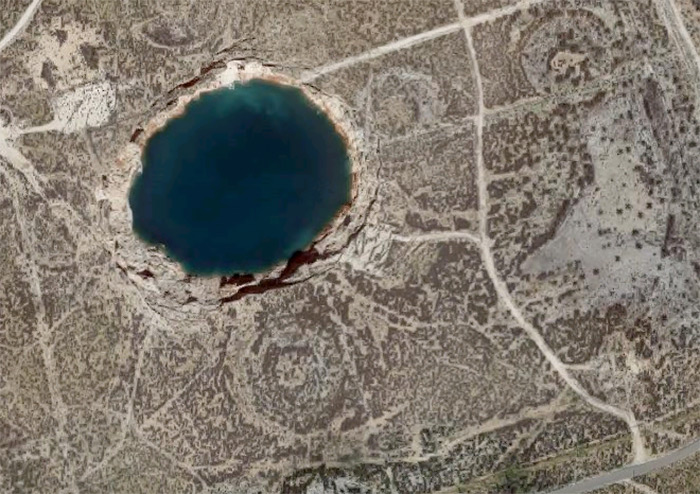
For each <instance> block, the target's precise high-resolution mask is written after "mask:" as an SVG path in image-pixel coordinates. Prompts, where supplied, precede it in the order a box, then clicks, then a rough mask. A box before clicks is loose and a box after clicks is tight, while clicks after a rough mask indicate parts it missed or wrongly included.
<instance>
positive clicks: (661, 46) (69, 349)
mask: <svg viewBox="0 0 700 494" xmlns="http://www.w3.org/2000/svg"><path fill="white" fill-rule="evenodd" d="M699 49H700V4H698V2H696V1H693V0H617V1H614V2H612V1H603V0H520V1H518V0H374V1H370V0H320V1H311V0H282V1H279V0H275V1H272V0H248V1H242V0H241V1H239V0H203V1H199V2H190V1H185V0H167V1H165V0H152V1H139V0H99V1H90V0H43V1H41V0H3V4H2V6H1V9H0V259H2V269H1V270H0V492H3V493H4V492H8V493H49V492H50V493H66V494H68V493H70V494H77V493H124V494H139V493H160V492H164V493H191V492H196V493H199V492H213V493H221V494H223V493H235V494H238V493H246V494H253V493H274V492H282V493H309V494H311V493H324V492H328V493H331V492H334V493H335V492H341V493H350V492H362V493H374V492H377V493H385V492H386V493H399V494H404V493H405V494H413V493H433V492H469V493H484V494H486V493H502V492H530V491H532V492H537V491H545V490H547V489H555V488H558V487H560V486H563V485H565V484H567V483H569V482H573V481H576V480H579V479H584V478H587V477H591V476H594V475H596V474H599V473H601V472H605V471H609V470H613V469H615V468H618V467H624V466H626V465H631V464H639V465H642V464H645V463H646V462H650V461H652V460H653V459H654V458H658V457H662V456H664V455H666V454H669V453H670V452H672V451H674V450H677V449H678V448H680V447H682V446H684V445H686V444H689V443H691V442H692V441H696V440H697V438H698V436H700V384H699V383H700V351H699V350H700V308H699V307H700V305H699V302H700V222H698V220H697V211H698V208H699V207H700V191H699V190H698V188H699V187H700V166H699V165H698V163H700V114H699V109H698V108H697V106H698V98H699V97H700V56H699V55H698V50H699ZM235 63H246V64H257V65H258V66H262V67H266V70H271V71H273V72H274V73H275V74H279V75H280V76H283V77H285V78H286V79H289V80H294V81H298V83H299V84H301V85H305V87H307V88H309V90H313V91H316V92H318V93H319V94H323V95H325V96H324V97H328V98H332V99H333V101H335V102H337V103H338V105H339V107H342V109H343V112H344V115H346V117H347V121H348V122H349V125H351V126H352V128H353V129H354V131H355V135H356V136H357V139H358V146H359V150H360V151H361V152H360V153H359V155H361V160H362V163H363V167H364V168H363V174H362V179H361V180H360V182H359V188H360V192H359V194H360V196H359V197H361V198H364V199H363V201H364V202H362V201H360V202H362V205H363V208H364V209H362V210H361V211H358V212H357V213H358V214H357V215H355V211H354V210H351V212H350V213H351V214H352V215H353V217H354V218H359V219H356V221H355V223H352V225H351V226H352V229H351V230H348V231H347V232H345V234H344V236H342V239H343V242H342V245H341V247H340V248H337V249H332V250H329V251H328V252H325V253H324V252H321V253H319V252H316V253H315V254H314V255H313V256H306V257H304V258H303V262H299V263H298V264H299V265H296V264H295V265H294V269H291V268H289V270H288V271H283V273H285V274H284V275H283V276H281V277H278V278H277V281H265V280H262V281H260V280H255V279H248V278H246V277H240V278H235V279H227V278H224V279H219V278H217V279H213V278H206V279H203V278H198V277H193V276H185V275H182V276H179V275H177V272H176V271H173V270H172V269H170V268H169V267H168V266H167V265H165V264H163V263H162V262H160V261H157V259H159V258H158V257H157V256H156V254H154V253H152V252H148V251H147V249H146V248H145V247H143V246H139V245H138V244H139V242H138V241H137V240H135V239H133V238H129V235H130V234H129V233H128V232H126V233H124V231H123V229H120V228H119V221H118V219H119V218H120V216H119V215H120V214H122V213H123V211H121V210H120V209H119V206H118V205H119V204H120V200H121V202H123V198H120V197H116V196H115V195H114V190H115V187H114V186H113V185H114V184H115V183H117V182H119V183H122V182H124V181H125V180H128V178H129V176H128V173H127V171H125V168H124V161H123V159H124V156H125V152H127V151H128V150H129V149H131V148H130V146H131V147H133V146H135V145H134V144H133V143H134V141H136V140H138V138H139V137H138V136H139V134H140V132H142V131H143V127H144V126H145V123H147V122H149V121H151V120H152V119H153V118H155V117H157V116H158V115H159V114H161V113H162V112H163V111H164V109H165V108H167V107H168V106H169V105H170V104H171V102H172V101H173V99H174V98H179V97H183V96H187V94H190V93H191V92H192V91H194V90H196V89H197V88H199V87H204V86H205V85H206V84H208V83H211V82H212V81H215V80H217V79H216V78H217V77H222V74H225V73H226V70H227V69H226V67H229V66H230V64H235ZM125 150H126V151H125ZM120 181H121V182H120ZM124 183H125V182H124ZM363 194H364V195H363ZM139 249H141V250H139ZM154 259H156V260H154ZM290 266H291V263H290ZM173 273H175V274H173ZM261 287H262V288H261ZM263 288H264V289H263ZM268 288H269V289H268ZM222 300H225V301H226V302H227V303H222V302H221V301H222ZM688 461H689V463H683V464H680V466H676V467H675V468H676V470H671V471H670V472H671V473H669V471H666V472H664V471H662V472H656V473H654V474H647V475H645V476H644V477H641V478H637V479H634V480H629V481H628V482H626V483H624V484H620V485H616V486H612V487H609V490H608V491H606V492H642V493H644V492H647V493H648V492H658V493H660V494H661V493H664V492H674V493H677V492H684V491H683V490H682V489H685V487H684V485H685V486H689V485H690V486H691V487H694V486H693V485H691V483H697V476H695V477H693V472H694V471H696V468H695V467H693V465H696V464H697V460H695V463H692V460H688ZM678 472H685V473H683V474H681V473H678ZM673 482H675V484H673ZM683 482H685V484H683ZM667 484H668V485H671V484H673V487H672V488H673V489H675V490H673V491H666V490H664V489H666V487H665V486H666V485H667ZM601 492H602V491H601ZM688 492H692V491H690V490H689V491H688Z"/></svg>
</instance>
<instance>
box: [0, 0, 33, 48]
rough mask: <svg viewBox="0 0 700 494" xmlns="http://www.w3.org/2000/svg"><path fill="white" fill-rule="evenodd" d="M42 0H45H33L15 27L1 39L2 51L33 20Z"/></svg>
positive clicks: (0, 46)
mask: <svg viewBox="0 0 700 494" xmlns="http://www.w3.org/2000/svg"><path fill="white" fill-rule="evenodd" d="M42 1H43V0H33V1H32V3H30V4H29V7H27V10H25V11H24V14H22V17H20V18H19V21H17V24H15V27H13V28H12V29H10V30H9V31H8V32H7V34H5V36H3V38H2V39H0V52H1V51H3V50H4V49H5V48H7V47H8V46H10V44H11V43H12V42H13V41H14V40H15V38H16V37H17V36H19V35H20V34H21V33H22V31H24V30H25V28H26V27H27V25H28V24H29V22H30V21H31V20H32V17H34V14H35V13H36V11H37V10H38V9H39V7H40V6H41V2H42Z"/></svg>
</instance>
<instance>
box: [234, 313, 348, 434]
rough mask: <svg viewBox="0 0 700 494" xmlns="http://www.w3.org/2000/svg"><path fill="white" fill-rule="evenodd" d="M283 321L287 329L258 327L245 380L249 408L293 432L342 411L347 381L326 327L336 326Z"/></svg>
mask: <svg viewBox="0 0 700 494" xmlns="http://www.w3.org/2000/svg"><path fill="white" fill-rule="evenodd" d="M287 322H288V323H290V324H291V325H292V327H291V328H289V329H287V330H280V328H277V330H276V331H274V332H273V331H263V333H262V334H260V335H259V337H258V338H257V340H256V341H255V343H254V344H253V345H252V346H251V347H250V348H249V350H248V353H247V359H246V360H247V362H246V364H245V374H246V381H247V382H246V384H247V386H248V387H249V389H250V390H251V395H252V398H253V404H254V407H255V409H256V410H257V411H258V413H261V414H263V415H264V416H266V417H267V418H268V419H270V420H272V421H273V422H276V423H278V424H280V425H283V426H285V427H288V428H290V429H292V430H293V431H294V432H296V433H299V434H304V433H308V432H310V431H312V430H322V429H325V428H327V427H329V426H330V424H331V423H332V422H333V420H334V419H337V418H338V416H339V414H341V413H342V411H343V407H344V403H345V401H346V399H347V397H346V395H347V394H348V392H347V390H346V388H347V387H348V386H349V384H350V376H348V375H347V370H346V366H345V365H343V364H344V363H345V362H344V355H343V350H342V346H341V344H340V342H339V341H338V336H337V335H334V334H333V331H332V329H337V328H330V329H331V330H329V329H328V328H322V327H319V326H318V324H314V323H312V322H310V321H306V322H307V323H309V324H310V326H309V327H308V328H302V327H299V326H295V325H296V324H298V322H299V321H287ZM307 329H308V330H307Z"/></svg>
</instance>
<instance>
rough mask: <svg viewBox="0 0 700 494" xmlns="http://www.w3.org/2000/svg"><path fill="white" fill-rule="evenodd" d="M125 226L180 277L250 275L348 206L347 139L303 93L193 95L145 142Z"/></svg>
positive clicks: (305, 241)
mask: <svg viewBox="0 0 700 494" xmlns="http://www.w3.org/2000/svg"><path fill="white" fill-rule="evenodd" d="M141 160H142V169H141V172H140V173H139V174H138V175H137V176H136V177H135V179H134V181H133V184H132V186H131V189H130V191H129V205H130V208H131V211H132V218H133V228H134V231H135V232H136V234H137V235H138V236H139V237H140V238H141V239H142V240H144V241H145V242H147V243H149V244H152V245H157V246H162V247H163V248H164V249H165V250H166V251H167V253H168V255H170V256H171V257H172V258H173V259H175V260H176V261H178V262H179V263H180V264H181V265H182V266H183V268H184V269H185V271H187V272H188V273H192V274H200V275H228V274H233V273H256V272H262V271H265V270H267V269H269V268H271V267H272V266H274V265H276V264H278V263H280V262H282V261H284V260H286V259H288V258H289V257H290V256H291V255H292V254H294V253H295V252H296V251H299V250H302V249H304V248H305V247H307V246H308V245H309V244H310V242H312V241H313V239H314V238H315V237H316V236H317V235H318V234H319V233H320V232H321V231H322V230H323V229H324V227H326V225H328V224H329V223H330V222H331V220H333V218H334V217H335V216H336V214H337V213H338V212H339V210H340V209H341V208H342V207H343V206H344V205H345V204H347V203H348V202H349V201H350V189H351V169H350V159H349V152H348V148H347V143H346V142H345V140H344V139H343V137H342V136H341V134H340V133H339V132H338V130H337V129H336V127H335V126H334V124H333V122H332V121H331V120H330V118H329V117H328V115H326V113H325V112H324V111H322V110H321V109H320V108H319V107H318V106H317V105H315V104H314V103H313V102H312V101H311V100H310V99H308V98H307V97H306V96H305V95H304V93H303V91H302V90H300V89H299V88H296V87H292V86H286V85H282V84H277V83H273V82H269V81H265V80H261V79H256V80H252V81H248V82H245V83H237V84H236V85H235V86H233V87H226V88H221V89H217V90H214V91H209V92H205V93H202V94H200V95H199V96H198V97H197V98H195V99H194V100H192V101H191V102H190V103H188V105H187V106H186V107H185V110H184V112H183V113H182V114H181V115H178V116H177V117H175V118H173V119H171V120H170V121H168V122H167V123H166V125H165V126H163V127H162V128H161V129H160V130H159V131H158V132H156V133H155V134H154V135H153V136H152V137H151V138H150V139H149V140H148V141H147V143H146V145H145V147H144V150H143V154H142V157H141Z"/></svg>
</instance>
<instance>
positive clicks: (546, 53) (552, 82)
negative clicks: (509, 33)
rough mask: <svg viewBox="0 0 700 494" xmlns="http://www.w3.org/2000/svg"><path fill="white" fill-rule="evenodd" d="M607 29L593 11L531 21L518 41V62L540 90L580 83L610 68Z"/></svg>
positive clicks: (610, 59) (563, 13) (607, 71)
mask: <svg viewBox="0 0 700 494" xmlns="http://www.w3.org/2000/svg"><path fill="white" fill-rule="evenodd" d="M610 42H611V40H610V32H609V29H608V27H607V26H606V25H605V23H604V22H603V21H602V20H601V19H600V18H599V17H597V16H596V15H595V14H593V13H591V12H588V11H585V10H582V11H575V12H569V11H564V12H560V13H559V14H558V15H552V16H550V17H548V18H547V19H543V20H540V21H538V22H536V23H534V24H533V25H532V26H531V27H530V28H529V29H528V32H527V33H525V35H523V38H522V40H521V42H520V45H521V48H520V50H519V52H520V62H521V65H522V67H523V70H524V72H525V75H526V76H527V78H528V80H529V82H530V84H532V86H533V87H534V88H535V89H536V90H537V91H540V92H549V91H553V90H555V89H556V88H557V87H559V86H570V85H574V86H575V85H580V84H582V83H584V82H588V81H590V80H592V79H595V78H596V77H599V76H600V75H601V74H606V73H609V72H610V71H611V70H612V58H611V56H610V50H609V44H610Z"/></svg>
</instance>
